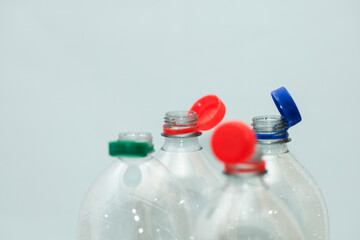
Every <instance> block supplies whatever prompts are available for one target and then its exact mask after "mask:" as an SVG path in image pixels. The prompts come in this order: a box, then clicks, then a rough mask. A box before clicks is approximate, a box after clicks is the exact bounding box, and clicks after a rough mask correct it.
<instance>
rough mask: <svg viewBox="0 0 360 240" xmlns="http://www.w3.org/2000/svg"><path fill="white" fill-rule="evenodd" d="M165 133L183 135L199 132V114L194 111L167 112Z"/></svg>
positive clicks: (164, 126)
mask: <svg viewBox="0 0 360 240" xmlns="http://www.w3.org/2000/svg"><path fill="white" fill-rule="evenodd" d="M164 119H165V124H164V125H163V131H164V134H165V135H183V134H189V133H196V132H199V129H198V128H199V127H198V125H197V121H198V115H197V113H196V112H194V111H173V112H167V113H166V114H165V118H164Z"/></svg>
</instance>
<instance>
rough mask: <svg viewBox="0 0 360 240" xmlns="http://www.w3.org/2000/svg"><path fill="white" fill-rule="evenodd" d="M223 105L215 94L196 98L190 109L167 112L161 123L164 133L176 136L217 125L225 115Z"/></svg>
mask: <svg viewBox="0 0 360 240" xmlns="http://www.w3.org/2000/svg"><path fill="white" fill-rule="evenodd" d="M225 112H226V109H225V105H224V103H223V102H222V101H221V100H220V98H218V97H217V96H215V95H207V96H204V97H202V98H200V99H199V100H197V101H196V102H195V103H194V104H193V106H192V107H191V109H190V111H179V112H168V113H166V116H165V124H164V125H163V131H164V135H166V136H176V135H183V134H190V133H198V134H200V133H201V131H207V130H210V129H212V128H213V127H215V126H216V125H218V124H219V123H220V122H221V120H222V119H223V118H224V116H225Z"/></svg>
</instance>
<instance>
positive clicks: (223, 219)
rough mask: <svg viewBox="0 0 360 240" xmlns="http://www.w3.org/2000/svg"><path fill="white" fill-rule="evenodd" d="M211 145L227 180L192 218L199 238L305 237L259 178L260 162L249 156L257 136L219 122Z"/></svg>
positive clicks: (273, 239)
mask: <svg viewBox="0 0 360 240" xmlns="http://www.w3.org/2000/svg"><path fill="white" fill-rule="evenodd" d="M211 141H212V144H211V145H212V149H213V151H214V154H215V155H216V156H217V158H218V159H219V160H220V161H222V162H223V163H224V164H225V171H224V172H225V174H226V176H227V184H226V185H225V186H224V187H223V188H222V189H221V191H219V192H218V194H216V195H214V196H213V199H212V201H211V203H210V205H208V206H207V207H205V209H204V211H203V212H202V213H201V215H200V216H199V218H198V219H197V223H196V235H195V236H196V239H199V240H209V239H212V240H305V238H304V235H303V233H302V231H301V228H300V226H299V225H298V223H297V222H296V220H295V218H294V217H293V216H292V215H291V213H290V211H289V210H288V209H287V208H286V206H285V205H284V204H283V203H282V201H281V200H280V199H278V198H277V197H276V195H274V194H273V193H272V192H271V189H269V188H268V187H267V186H266V184H265V183H264V180H263V175H264V173H265V171H266V170H265V162H264V161H262V160H261V159H260V158H258V157H254V158H252V159H251V161H250V160H249V158H250V157H251V156H252V154H253V152H254V149H255V143H256V138H255V136H254V133H253V132H252V131H251V129H250V127H248V126H247V125H246V124H244V123H242V122H238V121H231V122H226V123H223V124H221V125H220V126H219V127H218V128H217V129H216V130H215V131H214V134H213V136H212V140H211Z"/></svg>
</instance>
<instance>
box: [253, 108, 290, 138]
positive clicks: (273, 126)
mask: <svg viewBox="0 0 360 240" xmlns="http://www.w3.org/2000/svg"><path fill="white" fill-rule="evenodd" d="M251 125H252V126H253V130H254V132H255V133H256V136H257V139H258V141H262V142H263V143H267V142H268V143H269V144H272V143H274V142H288V141H290V139H289V134H288V132H287V130H288V129H289V128H288V124H287V122H286V120H285V118H284V117H282V116H273V115H263V116H257V117H254V118H253V122H252V124H251Z"/></svg>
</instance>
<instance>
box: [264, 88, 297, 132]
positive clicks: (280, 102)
mask: <svg viewBox="0 0 360 240" xmlns="http://www.w3.org/2000/svg"><path fill="white" fill-rule="evenodd" d="M271 97H272V98H273V100H274V103H275V105H276V107H277V108H278V110H279V112H280V114H281V116H283V117H284V118H285V120H286V122H287V123H288V127H292V126H294V125H296V124H297V123H299V122H300V121H301V115H300V112H299V109H298V108H297V106H296V104H295V101H294V99H293V98H292V97H291V95H290V93H289V92H288V91H287V90H286V88H284V87H280V88H278V89H276V90H274V91H272V92H271Z"/></svg>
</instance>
